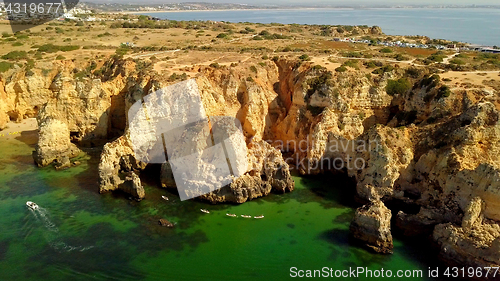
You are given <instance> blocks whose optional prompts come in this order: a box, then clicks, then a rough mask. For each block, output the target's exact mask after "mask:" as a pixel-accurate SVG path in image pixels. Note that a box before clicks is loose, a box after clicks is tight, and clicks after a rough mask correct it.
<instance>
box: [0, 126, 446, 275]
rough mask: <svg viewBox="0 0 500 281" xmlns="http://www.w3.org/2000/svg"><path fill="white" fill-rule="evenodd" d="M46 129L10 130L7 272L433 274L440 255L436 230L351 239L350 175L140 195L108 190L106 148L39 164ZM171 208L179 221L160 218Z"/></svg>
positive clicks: (3, 200)
mask: <svg viewBox="0 0 500 281" xmlns="http://www.w3.org/2000/svg"><path fill="white" fill-rule="evenodd" d="M36 138H37V133H36V131H31V132H23V133H22V134H20V135H17V136H15V137H8V138H6V137H3V138H1V139H0V151H2V153H1V154H0V213H1V216H0V280H5V281H11V280H23V281H27V280H33V281H44V280H47V281H59V280H61V281H63V280H72V281H77V280H85V281H88V280H162V281H163V280H203V281H205V280H214V281H221V280H228V281H234V280H288V279H290V274H291V271H290V268H292V267H297V269H298V270H300V269H303V270H307V269H310V270H314V269H317V270H321V269H322V268H323V267H328V268H332V269H334V270H348V269H349V268H357V267H363V268H368V269H371V270H380V269H384V270H385V271H387V270H392V271H393V272H394V274H396V272H397V270H422V272H423V278H405V280H430V279H428V278H427V270H428V268H429V267H433V268H435V267H436V266H437V262H436V261H435V259H434V257H432V256H430V255H429V252H428V250H429V246H428V245H427V243H428V242H426V241H421V244H419V242H416V241H415V240H412V239H406V240H400V239H401V238H398V236H396V239H395V248H394V254H393V255H377V254H374V253H372V252H370V251H367V250H366V249H364V248H362V247H359V246H356V245H354V244H352V243H351V242H350V241H349V235H348V229H349V223H350V221H351V219H352V217H353V215H354V211H355V205H354V203H353V202H352V201H353V200H352V198H353V191H354V189H353V186H351V185H350V183H349V182H348V181H343V180H339V179H338V178H337V179H335V180H333V179H331V178H321V177H314V178H301V177H294V179H295V182H296V190H295V191H294V192H292V193H288V194H281V195H280V194H273V195H270V196H268V197H265V198H261V199H257V200H253V201H251V202H248V203H245V204H242V205H233V204H225V205H210V204H206V203H203V202H198V201H193V200H191V201H184V202H181V201H180V200H179V198H178V196H177V195H175V194H172V193H170V192H169V191H166V190H163V189H161V188H159V187H158V183H157V182H156V181H154V180H153V181H146V184H145V187H146V191H147V198H146V200H144V201H142V202H135V201H132V200H129V199H128V196H125V195H122V194H119V193H115V194H111V193H110V194H103V195H100V194H98V182H97V180H98V179H97V164H98V160H99V154H98V153H90V154H86V155H81V156H80V157H79V161H81V163H82V164H81V165H80V166H78V167H75V168H71V169H69V170H64V171H55V170H54V168H53V167H46V168H41V169H40V168H37V167H35V165H34V164H33V160H32V157H31V152H32V151H33V149H34V145H35V143H36ZM153 172H154V171H153ZM156 172H158V171H156ZM162 195H166V196H168V197H169V198H170V200H169V201H168V202H167V201H164V200H162V199H161V196H162ZM27 201H33V202H35V203H37V204H38V205H39V206H40V209H39V210H36V211H33V210H30V209H29V208H27V206H26V202H27ZM201 208H205V209H208V210H210V212H211V213H210V214H204V213H202V212H200V209H201ZM226 213H234V214H238V215H242V214H245V215H252V216H259V215H265V218H264V219H260V220H259V219H245V218H241V217H238V218H232V217H228V216H226V215H225V214H226ZM160 218H164V219H168V220H169V221H171V222H173V223H175V224H176V226H175V228H173V229H170V228H162V227H160V226H159V225H158V220H159V219H160ZM390 279H392V280H394V278H390ZM342 280H370V279H369V278H364V277H361V278H359V279H357V278H351V277H349V278H343V279H342ZM381 280H384V278H381Z"/></svg>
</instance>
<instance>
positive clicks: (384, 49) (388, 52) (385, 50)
mask: <svg viewBox="0 0 500 281" xmlns="http://www.w3.org/2000/svg"><path fill="white" fill-rule="evenodd" d="M380 52H381V53H384V54H390V53H392V49H391V48H387V47H386V48H383V49H381V50H380Z"/></svg>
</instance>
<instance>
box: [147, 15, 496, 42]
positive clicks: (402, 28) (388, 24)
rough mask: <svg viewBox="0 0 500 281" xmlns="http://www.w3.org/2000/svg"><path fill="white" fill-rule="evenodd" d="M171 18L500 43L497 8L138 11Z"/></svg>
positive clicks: (162, 17)
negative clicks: (368, 29) (371, 29)
mask: <svg viewBox="0 0 500 281" xmlns="http://www.w3.org/2000/svg"><path fill="white" fill-rule="evenodd" d="M141 14H144V15H151V16H154V17H158V18H161V19H171V20H213V21H228V22H254V23H272V22H274V23H283V24H292V23H297V24H328V25H369V26H373V25H377V26H380V27H381V28H382V30H383V32H384V33H386V34H388V35H425V36H429V37H430V38H433V39H447V40H452V41H461V42H467V43H471V44H479V45H487V46H494V45H497V46H500V24H499V19H500V9H482V8H475V9H472V8H470V9H465V8H464V9H458V8H456V9H302V10H236V11H234V10H233V11H187V12H184V11H182V12H159V13H149V14H148V13H141Z"/></svg>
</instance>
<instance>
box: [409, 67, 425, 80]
mask: <svg viewBox="0 0 500 281" xmlns="http://www.w3.org/2000/svg"><path fill="white" fill-rule="evenodd" d="M420 75H422V71H421V70H420V69H418V68H416V67H409V68H408V69H406V76H408V77H410V78H414V79H417V78H419V77H420Z"/></svg>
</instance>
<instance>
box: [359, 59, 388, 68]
mask: <svg viewBox="0 0 500 281" xmlns="http://www.w3.org/2000/svg"><path fill="white" fill-rule="evenodd" d="M363 65H364V66H365V67H366V68H376V67H382V66H383V65H384V64H383V63H382V62H380V61H372V60H371V61H365V62H363Z"/></svg>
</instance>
